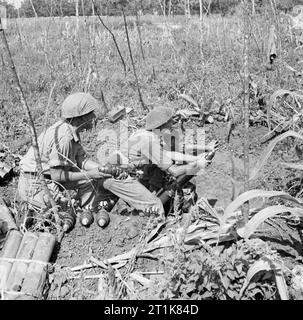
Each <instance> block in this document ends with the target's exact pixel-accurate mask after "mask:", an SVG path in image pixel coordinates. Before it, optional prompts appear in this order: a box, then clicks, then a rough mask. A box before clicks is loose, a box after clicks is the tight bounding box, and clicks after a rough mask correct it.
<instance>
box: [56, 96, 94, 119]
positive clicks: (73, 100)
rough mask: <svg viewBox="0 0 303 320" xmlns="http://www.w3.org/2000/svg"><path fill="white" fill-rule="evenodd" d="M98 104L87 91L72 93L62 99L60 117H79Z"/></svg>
mask: <svg viewBox="0 0 303 320" xmlns="http://www.w3.org/2000/svg"><path fill="white" fill-rule="evenodd" d="M98 106H99V103H98V101H97V100H96V99H95V98H94V97H93V96H92V95H90V94H89V93H84V92H77V93H73V94H71V95H69V96H68V97H67V98H66V99H65V100H64V101H63V103H62V106H61V117H62V118H65V119H68V118H75V117H80V116H83V115H85V114H88V113H90V112H92V111H94V110H95V109H97V108H98Z"/></svg>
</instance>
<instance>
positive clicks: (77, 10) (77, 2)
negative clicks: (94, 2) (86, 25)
mask: <svg viewBox="0 0 303 320" xmlns="http://www.w3.org/2000/svg"><path fill="white" fill-rule="evenodd" d="M75 4H76V24H77V26H76V28H77V33H78V30H79V0H76V2H75Z"/></svg>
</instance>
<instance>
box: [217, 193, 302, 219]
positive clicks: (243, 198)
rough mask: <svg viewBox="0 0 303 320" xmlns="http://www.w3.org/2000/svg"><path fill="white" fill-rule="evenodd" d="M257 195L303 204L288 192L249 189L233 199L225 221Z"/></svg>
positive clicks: (225, 215) (225, 212)
mask: <svg viewBox="0 0 303 320" xmlns="http://www.w3.org/2000/svg"><path fill="white" fill-rule="evenodd" d="M257 197H263V198H271V197H280V198H283V199H285V200H287V201H291V202H293V203H295V204H296V205H300V206H302V205H303V204H302V202H301V201H299V200H298V199H296V198H294V197H292V196H291V195H289V194H288V193H286V192H283V191H266V190H258V189H255V190H249V191H246V192H244V193H242V194H240V195H239V196H238V197H237V198H236V199H235V200H234V201H232V202H231V203H230V204H229V205H228V206H227V207H226V209H225V211H224V215H223V219H222V221H223V223H224V222H226V221H227V219H228V218H230V217H231V216H233V214H234V212H235V211H236V209H237V208H239V207H240V206H242V205H243V204H244V203H245V202H246V201H249V200H251V199H253V198H257Z"/></svg>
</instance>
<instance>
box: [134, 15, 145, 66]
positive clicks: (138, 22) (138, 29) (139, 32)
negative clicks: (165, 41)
mask: <svg viewBox="0 0 303 320" xmlns="http://www.w3.org/2000/svg"><path fill="white" fill-rule="evenodd" d="M136 26H137V31H138V36H139V42H140V49H141V54H142V58H143V60H145V56H144V51H143V45H142V37H141V29H140V20H139V15H138V11H136Z"/></svg>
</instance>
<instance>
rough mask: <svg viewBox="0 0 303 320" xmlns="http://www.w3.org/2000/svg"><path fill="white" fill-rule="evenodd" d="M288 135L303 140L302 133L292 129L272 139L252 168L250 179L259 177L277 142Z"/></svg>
mask: <svg viewBox="0 0 303 320" xmlns="http://www.w3.org/2000/svg"><path fill="white" fill-rule="evenodd" d="M287 137H294V138H298V139H301V140H303V136H302V135H300V134H299V133H297V132H295V131H292V130H289V131H287V132H285V133H283V134H281V135H279V136H278V137H276V138H275V139H274V140H272V141H271V142H270V144H269V145H268V146H267V148H266V149H265V150H264V151H263V153H262V155H261V157H260V158H259V161H258V162H257V163H256V165H255V167H254V168H253V169H252V170H251V172H250V174H249V180H253V179H255V178H257V176H258V173H259V171H260V170H261V169H262V167H263V166H264V164H265V163H266V161H267V160H268V158H269V156H270V154H271V152H272V150H273V149H274V147H275V146H276V144H277V143H278V142H280V141H282V140H283V139H285V138H287Z"/></svg>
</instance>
